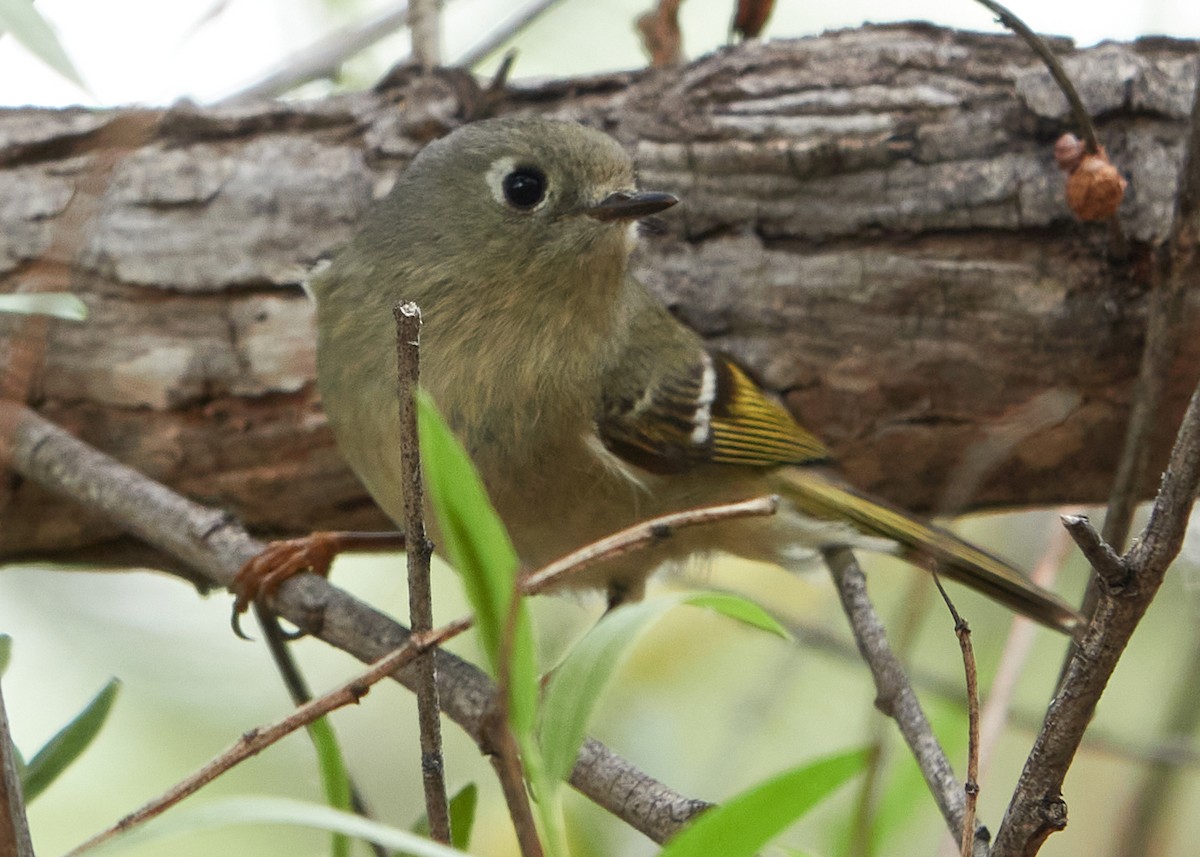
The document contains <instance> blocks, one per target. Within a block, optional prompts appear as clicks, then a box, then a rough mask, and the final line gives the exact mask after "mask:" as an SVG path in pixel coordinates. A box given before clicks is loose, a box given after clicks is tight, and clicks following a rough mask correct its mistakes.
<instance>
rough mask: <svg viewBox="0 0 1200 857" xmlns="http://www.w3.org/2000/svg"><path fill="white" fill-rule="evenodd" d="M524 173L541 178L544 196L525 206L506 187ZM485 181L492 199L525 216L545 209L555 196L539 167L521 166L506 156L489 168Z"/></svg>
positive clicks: (515, 160) (514, 159)
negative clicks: (514, 177) (548, 201)
mask: <svg viewBox="0 0 1200 857" xmlns="http://www.w3.org/2000/svg"><path fill="white" fill-rule="evenodd" d="M524 172H528V173H529V174H530V178H535V177H540V179H541V182H542V187H543V190H542V195H541V197H540V198H539V199H538V200H537V201H536V202H535V203H533V204H532V205H524V204H522V203H521V202H520V201H519V200H517V199H514V198H513V197H512V195H511V194H510V190H512V188H509V187H506V183H509V182H510V181H511V179H512V177H513V176H514V175H515V174H521V173H524ZM485 180H486V181H487V185H488V190H490V191H491V192H492V198H493V199H495V200H496V202H497V203H498V204H499V205H502V206H504V207H505V208H508V209H514V210H516V211H520V212H522V213H524V214H529V213H531V212H534V211H539V210H541V209H542V208H544V207H545V205H546V202H547V200H549V199H550V197H551V196H552V195H553V194H552V188H551V187H550V185H549V182H547V181H546V177H545V174H544V173H542V171H541V170H540V169H538V168H537V167H530V166H526V165H524V164H519V163H518V161H517V159H516V158H513V157H508V156H506V157H503V158H500V159H499V160H497V161H495V162H494V163H493V164H492V165H491V166H490V167H488V171H487V174H486V175H485Z"/></svg>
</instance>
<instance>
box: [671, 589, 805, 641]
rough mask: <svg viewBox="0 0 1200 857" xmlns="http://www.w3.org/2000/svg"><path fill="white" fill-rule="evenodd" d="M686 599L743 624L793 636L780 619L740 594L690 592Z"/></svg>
mask: <svg viewBox="0 0 1200 857" xmlns="http://www.w3.org/2000/svg"><path fill="white" fill-rule="evenodd" d="M684 601H685V603H686V604H689V605H691V606H692V607H707V608H708V609H709V610H716V611H717V612H718V613H720V614H721V615H723V616H728V617H729V618H730V619H736V620H737V621H739V622H741V623H742V624H743V625H749V626H750V627H751V628H758V629H759V630H760V631H766V632H768V633H770V634H774V635H775V636H777V637H782V638H783V639H785V640H790V639H791V638H792V635H791V634H789V633H788V630H787V628H785V627H783V625H781V624H780V623H779V620H778V619H776V618H775V617H774V616H772V615H771V614H770V613H768V612H767V611H766V610H764V609H763V608H762V607H760V606H759V605H757V604H755V603H754V602H753V601H750V600H749V599H746V598H743V597H742V596H740V595H734V594H732V593H729V592H689V593H688V594H687V597H686V598H685V599H684Z"/></svg>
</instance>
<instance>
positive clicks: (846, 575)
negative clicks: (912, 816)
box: [825, 548, 989, 857]
mask: <svg viewBox="0 0 1200 857" xmlns="http://www.w3.org/2000/svg"><path fill="white" fill-rule="evenodd" d="M825 562H826V564H827V565H828V566H829V571H830V573H831V574H832V575H833V580H834V583H835V584H837V590H838V596H839V597H840V598H841V601H842V608H843V609H844V610H845V611H846V616H847V618H849V620H850V627H851V629H852V630H853V631H854V639H855V641H856V642H857V643H858V650H859V652H861V653H862V656H863V660H865V661H866V662H867V666H868V667H869V668H870V670H871V676H872V678H873V679H874V680H875V690H876V694H877V695H876V697H875V707H876V708H878V709H879V710H880V711H881V712H883V713H884V714H886V715H887V716H888V717H891V718H892V719H893V720H895V721H896V725H897V726H898V727H899V728H900V734H901V735H903V736H904V741H905V743H907V744H908V747H909V749H910V750H911V751H912V754H913V757H914V758H915V759H916V762H917V765H918V767H920V769H921V775H922V776H923V777H924V778H925V784H926V785H927V786H928V787H929V791H930V793H931V794H932V795H933V799H934V801H935V802H936V803H937V805H938V809H939V810H941V813H942V818H944V819H945V821H946V826H947V827H948V828H949V830H950V833H951V834H952V835H953V836H955V837H958V836H959V835H960V834H961V833H962V831H963V826H964V824H965V822H966V818H967V811H966V810H967V807H966V796H965V795H966V793H965V791H964V789H963V784H962V783H960V782H959V781H958V778H957V777H955V776H954V771H953V769H952V768H951V766H950V760H949V759H947V758H946V752H945V751H944V750H943V749H942V746H941V744H940V743H938V740H937V738H936V736H934V734H933V728H932V727H931V726H930V725H929V719H928V718H927V717H926V716H925V712H924V711H923V710H922V709H921V703H920V702H919V701H918V700H917V696H916V694H915V693H913V689H912V686H911V685H910V684H909V682H908V676H907V674H906V673H905V670H904V665H903V664H901V663H900V660H899V659H898V658H897V657H896V656H895V655H894V654H893V653H892V650H891V647H890V646H889V645H888V641H887V634H886V632H885V631H884V629H883V623H882V622H880V621H879V616H878V615H877V614H876V613H875V608H874V606H873V605H872V604H871V600H870V598H869V597H868V596H867V581H866V578H865V577H864V576H863V573H862V570H861V569H860V568H859V567H858V563H857V562H856V561H855V559H854V554H853V553H851V551H850V550H849V549H847V548H834V549H830V550H826V551H825ZM988 838H989V836H988V832H987V829H986V828H985V827H983V826H982V825H980V824H978V823H976V825H975V838H974V846H973V847H974V852H973V853H974V854H975V855H977V857H984V855H986V854H987V844H988Z"/></svg>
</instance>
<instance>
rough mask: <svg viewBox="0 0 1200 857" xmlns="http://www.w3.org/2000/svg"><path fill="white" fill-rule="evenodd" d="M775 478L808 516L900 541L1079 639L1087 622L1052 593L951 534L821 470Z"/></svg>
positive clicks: (941, 568) (794, 470) (907, 553)
mask: <svg viewBox="0 0 1200 857" xmlns="http://www.w3.org/2000/svg"><path fill="white" fill-rule="evenodd" d="M775 475H776V476H778V477H779V482H778V485H779V490H780V492H781V493H782V494H783V495H784V496H786V497H787V498H788V499H789V500H790V501H791V502H792V503H793V504H794V505H795V506H796V507H797V508H798V509H799V511H801V512H803V513H804V514H806V515H811V516H813V517H816V518H823V519H828V520H840V521H846V522H848V523H850V524H851V525H853V526H854V528H855V529H856V530H859V531H860V532H862V533H864V534H866V535H869V536H876V537H879V536H882V537H883V538H885V539H889V540H891V541H893V542H896V543H897V544H898V545H899V546H900V549H901V551H900V552H901V555H902V556H904V557H905V558H906V559H909V560H910V561H912V562H914V563H915V564H917V565H920V564H922V561H929V560H932V561H934V562H936V563H937V570H938V572H939V573H940V574H943V575H945V576H946V577H949V578H952V579H954V580H957V581H960V582H961V583H964V584H966V585H967V586H969V587H971V588H972V589H975V590H977V591H979V592H981V593H983V594H984V595H986V596H987V597H989V598H991V599H993V600H994V601H997V602H999V603H1000V604H1003V605H1004V606H1006V607H1008V608H1010V609H1012V610H1014V611H1016V612H1017V613H1020V614H1021V615H1022V616H1028V617H1029V618H1030V619H1033V620H1035V621H1037V622H1040V623H1042V624H1043V625H1046V626H1047V627H1050V628H1054V629H1055V630H1058V631H1062V632H1063V633H1064V634H1069V635H1074V634H1075V632H1076V631H1077V630H1078V629H1079V628H1080V627H1082V625H1083V623H1084V619H1083V616H1082V615H1080V614H1079V612H1078V611H1076V610H1075V609H1074V608H1072V607H1071V605H1069V604H1068V603H1067V602H1066V601H1064V600H1063V599H1061V598H1059V597H1058V596H1057V595H1055V594H1054V593H1053V592H1050V591H1049V590H1047V589H1043V588H1042V587H1040V586H1038V585H1037V584H1036V583H1034V582H1033V581H1031V580H1030V579H1029V578H1028V577H1026V576H1025V575H1024V574H1022V573H1021V572H1020V571H1018V570H1017V569H1016V568H1014V567H1013V566H1011V565H1009V564H1008V563H1007V562H1005V561H1004V560H1002V559H1000V558H999V557H996V556H993V555H992V554H990V553H988V552H987V551H984V550H981V549H979V548H977V547H975V546H974V545H972V544H970V543H968V542H966V541H963V540H962V539H960V538H959V537H958V536H956V535H954V534H953V533H951V532H949V531H947V530H943V529H941V528H940V527H936V526H933V525H931V524H926V523H923V522H922V521H919V520H917V519H916V518H913V517H912V516H911V515H909V514H907V513H905V512H903V511H901V510H899V509H897V508H895V507H894V506H890V505H888V504H886V503H884V502H883V501H881V500H876V499H873V498H871V497H869V496H867V495H866V494H862V493H860V492H858V491H855V490H854V489H853V488H850V487H849V486H847V485H845V484H844V483H842V482H839V481H838V480H837V479H836V478H834V477H831V476H829V475H827V474H825V473H822V472H821V471H819V470H814V469H811V468H804V467H784V468H780V469H779V470H778V471H776V473H775ZM850 546H851V547H853V545H850Z"/></svg>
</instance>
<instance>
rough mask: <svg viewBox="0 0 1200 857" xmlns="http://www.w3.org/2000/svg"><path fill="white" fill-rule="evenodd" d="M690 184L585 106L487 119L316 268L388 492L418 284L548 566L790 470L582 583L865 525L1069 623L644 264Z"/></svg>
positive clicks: (791, 552)
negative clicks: (782, 505) (638, 262)
mask: <svg viewBox="0 0 1200 857" xmlns="http://www.w3.org/2000/svg"><path fill="white" fill-rule="evenodd" d="M674 202H675V200H674V198H673V197H670V196H668V195H666V194H658V193H645V192H639V191H638V190H637V188H636V185H635V181H634V173H633V166H632V164H631V162H630V159H629V158H628V156H627V155H626V154H625V152H624V150H623V149H622V148H621V147H620V146H619V145H618V144H617V143H616V142H615V141H613V140H612V139H611V138H609V137H607V136H605V135H604V134H601V133H599V132H597V131H593V130H589V129H587V128H584V127H582V126H579V125H575V124H571V123H565V122H553V121H549V120H544V119H535V118H511V119H499V120H491V121H487V122H480V123H476V124H472V125H468V126H465V127H463V128H461V129H459V130H457V131H455V132H454V133H453V134H451V135H449V136H448V137H446V138H444V139H442V140H439V141H437V142H435V143H432V144H430V145H429V146H428V147H427V148H426V149H425V150H424V151H422V152H421V154H420V155H419V156H418V157H417V158H416V159H415V160H414V161H413V163H412V165H411V166H410V167H409V168H408V170H407V171H406V172H405V173H404V174H403V175H401V177H400V178H399V180H398V181H397V183H396V187H395V188H394V189H393V190H392V192H391V193H390V194H389V195H388V197H387V198H386V199H384V200H383V201H382V202H381V203H380V205H379V206H378V207H377V208H376V210H375V211H374V212H373V213H372V214H371V216H370V217H369V219H368V221H367V223H366V225H365V226H364V228H363V229H362V231H361V232H360V233H359V235H358V236H357V237H356V238H355V239H354V240H353V241H352V242H351V243H350V244H349V245H348V246H347V247H346V248H345V249H344V250H343V251H341V252H340V253H339V254H338V255H337V256H336V257H335V258H334V260H333V262H332V263H331V265H330V266H329V267H328V268H327V269H326V270H325V271H323V272H321V273H320V274H318V275H317V276H315V277H314V278H313V280H312V281H311V283H310V286H311V290H312V292H313V294H314V296H315V297H316V300H317V322H318V332H319V338H318V348H317V367H318V381H319V385H320V389H321V394H322V396H323V399H324V403H325V408H326V410H327V412H328V414H329V418H330V421H331V422H332V424H333V428H334V431H335V433H336V435H337V438H338V443H339V446H340V448H341V449H342V451H343V453H344V454H345V456H346V458H347V459H348V460H349V462H350V464H351V466H352V467H353V468H354V469H355V471H356V472H357V473H358V475H359V477H360V478H361V479H362V480H363V481H364V483H366V485H367V488H368V489H369V490H370V492H371V494H372V496H374V498H375V499H376V501H377V502H378V503H379V504H380V505H381V506H382V507H383V509H384V510H385V511H386V512H387V513H388V514H389V515H390V516H391V517H392V518H393V519H394V520H396V521H398V522H399V521H401V520H402V519H403V504H402V494H401V479H400V473H399V455H398V453H397V444H398V434H399V429H398V423H397V417H396V407H395V389H396V383H395V378H396V368H395V349H394V341H395V334H394V327H393V322H392V314H391V307H392V306H393V305H394V304H395V303H396V302H397V301H401V300H404V301H415V302H416V303H417V304H418V305H420V307H421V309H422V313H423V317H424V321H425V324H424V327H423V330H422V335H421V377H422V384H423V385H424V386H425V387H426V388H427V389H428V390H429V391H430V392H431V393H432V395H433V396H434V398H435V399H436V401H437V403H438V405H439V407H440V408H441V410H442V412H443V414H444V415H445V417H446V419H447V420H448V422H449V423H450V425H451V427H452V428H453V429H454V430H455V432H456V433H457V434H458V436H459V437H460V439H461V440H462V441H463V443H464V445H465V446H466V448H467V450H468V452H469V453H470V454H471V456H472V457H473V459H474V460H475V463H476V465H477V466H478V467H479V470H480V472H481V474H482V476H483V480H484V483H485V485H486V486H487V489H488V492H489V494H490V495H491V497H492V500H493V503H494V504H495V506H496V508H497V510H498V511H499V513H500V516H501V517H502V518H503V519H504V522H505V524H506V525H507V526H508V528H509V531H510V533H511V535H512V538H513V542H514V544H515V546H516V548H517V551H518V553H519V554H520V556H521V558H522V560H523V561H524V562H525V563H526V564H528V565H529V566H530V567H531V568H532V567H536V566H538V565H541V564H543V563H545V562H548V561H549V560H551V559H554V558H557V557H558V556H560V555H562V554H564V553H566V552H568V551H570V550H572V549H574V548H577V547H579V546H581V545H583V544H585V543H587V542H588V541H591V540H594V539H597V538H599V537H602V536H604V535H607V534H609V533H611V532H613V531H616V530H618V529H621V528H623V527H626V526H628V525H630V524H632V523H635V522H637V521H639V520H643V519H645V518H648V517H650V516H653V515H657V514H662V513H665V512H669V511H677V510H680V509H685V508H689V507H693V506H697V505H701V504H708V503H717V502H725V501H732V500H740V499H745V498H747V497H750V496H753V495H755V494H760V493H763V492H767V491H774V492H778V493H781V494H782V495H783V496H784V497H785V498H787V499H789V500H790V501H791V502H790V504H788V507H787V508H786V509H785V510H784V511H783V512H781V513H780V514H778V515H776V516H774V517H772V518H766V519H752V520H741V521H731V522H727V523H722V524H717V525H713V526H710V527H701V528H693V529H690V530H688V531H686V532H682V533H679V534H678V535H677V537H675V538H673V539H671V540H668V541H666V542H664V543H663V544H662V545H660V546H658V547H656V548H655V549H654V551H653V552H651V553H649V554H646V553H641V554H631V555H628V556H625V557H621V558H618V559H616V560H613V561H610V562H608V563H606V564H600V565H597V566H594V567H593V568H592V569H591V570H590V571H588V572H587V574H586V576H585V578H584V579H583V580H581V581H580V582H581V583H583V584H586V585H592V586H597V587H601V588H605V589H607V590H608V591H609V593H610V597H614V598H615V597H620V596H625V597H636V596H637V595H639V594H640V592H641V588H642V585H643V583H644V580H645V578H646V576H647V575H648V574H649V573H651V572H652V571H653V570H654V568H655V566H656V565H658V564H660V563H661V562H662V561H664V560H668V559H679V558H683V557H685V556H688V555H691V554H694V553H697V552H704V551H710V550H714V549H721V550H726V551H729V552H732V553H735V554H740V555H743V556H748V557H751V558H756V559H763V560H770V561H775V562H778V563H781V564H784V565H793V564H795V562H796V561H797V560H798V559H800V558H802V557H804V556H806V555H807V556H811V554H812V553H813V552H814V550H816V549H819V548H822V547H827V546H832V545H851V546H865V547H869V548H873V549H884V550H891V551H898V552H900V553H901V554H903V555H906V556H909V557H913V558H917V557H921V558H929V559H933V560H935V561H937V562H938V563H939V564H940V565H941V566H942V567H943V568H945V569H946V570H947V572H948V573H949V574H951V576H954V577H956V578H958V579H960V580H962V581H963V582H965V583H967V584H968V585H970V586H973V587H975V588H977V589H979V590H981V591H983V592H985V593H986V594H988V595H989V596H992V597H994V598H996V599H997V600H998V601H1001V602H1002V603H1004V604H1006V605H1008V606H1010V607H1012V608H1013V609H1015V610H1017V611H1019V612H1021V613H1024V614H1027V615H1029V616H1031V617H1032V618H1034V619H1037V620H1038V621H1041V622H1043V623H1045V624H1047V625H1051V626H1053V627H1057V628H1060V629H1063V630H1071V629H1072V628H1073V627H1074V626H1075V625H1076V624H1077V623H1078V616H1077V614H1076V613H1075V612H1074V611H1073V610H1071V608H1070V607H1069V606H1067V605H1066V604H1065V603H1064V602H1062V601H1061V600H1059V599H1058V598H1057V597H1055V596H1054V595H1053V594H1051V593H1048V592H1046V591H1044V590H1042V589H1040V588H1038V587H1036V586H1034V585H1033V584H1032V583H1030V582H1029V581H1028V580H1026V579H1025V578H1024V577H1023V576H1022V575H1021V574H1020V573H1019V572H1017V571H1016V570H1014V569H1013V568H1011V567H1010V566H1009V565H1008V564H1006V563H1004V562H1002V561H1001V560H998V559H996V558H995V557H992V556H991V555H989V554H987V553H984V552H983V551H980V550H978V549H977V548H974V547H972V546H971V545H968V544H966V543H965V542H963V541H961V540H960V539H958V538H957V537H955V536H953V535H951V534H950V533H947V532H945V531H943V530H939V529H936V528H933V527H930V526H928V525H925V524H922V523H920V522H919V521H916V520H915V519H913V518H912V517H910V516H908V515H906V514H904V513H902V512H899V511H897V510H894V509H892V508H890V507H887V506H886V505H884V504H881V503H879V502H877V501H874V500H871V499H869V498H867V497H865V496H864V495H862V494H860V493H857V492H854V491H852V490H850V489H848V488H846V487H844V486H843V485H841V484H840V483H838V482H837V481H835V480H833V479H831V478H830V477H828V476H825V475H823V474H822V473H821V472H820V471H817V470H816V469H814V467H813V465H815V464H817V463H818V462H821V461H824V460H825V459H826V457H827V456H826V452H825V450H824V448H823V447H822V445H821V443H820V441H819V440H817V438H815V437H814V436H813V435H811V434H810V433H809V432H807V431H806V430H804V429H803V428H801V427H800V426H799V425H798V424H797V423H796V422H795V421H794V419H793V418H792V417H791V415H790V414H788V412H787V411H786V410H784V408H783V407H782V406H781V405H779V404H778V403H777V402H775V401H774V400H772V399H770V398H769V397H767V396H766V395H765V394H764V393H763V392H762V391H761V390H759V388H758V387H757V386H756V385H755V384H754V383H753V381H751V380H750V378H749V377H748V376H747V375H746V374H745V373H744V372H743V371H742V370H740V369H739V368H738V367H736V366H735V365H733V364H732V363H731V362H730V361H728V360H727V359H726V358H724V357H723V356H721V355H719V354H716V353H712V352H710V351H708V350H707V349H706V348H705V346H704V344H703V343H702V341H701V340H700V339H699V337H697V336H696V334H695V333H693V332H692V331H691V330H689V329H688V328H686V327H684V326H683V325H682V324H680V323H679V322H678V321H676V320H675V319H674V318H673V317H672V316H671V315H670V314H668V313H667V312H666V310H665V309H663V307H662V306H661V305H659V304H658V303H657V302H656V301H655V300H654V299H653V297H651V296H650V294H649V293H648V292H647V291H646V290H645V289H644V288H643V287H642V286H641V285H640V284H639V283H638V282H637V281H636V280H634V279H633V278H632V277H631V276H629V274H628V272H627V270H626V268H627V263H628V259H629V254H630V251H631V250H632V248H633V245H634V242H635V236H636V223H635V221H636V220H637V219H638V218H639V217H641V216H644V215H646V214H650V213H653V212H655V211H658V210H661V209H663V208H666V207H668V206H669V205H671V204H673V203H674Z"/></svg>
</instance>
